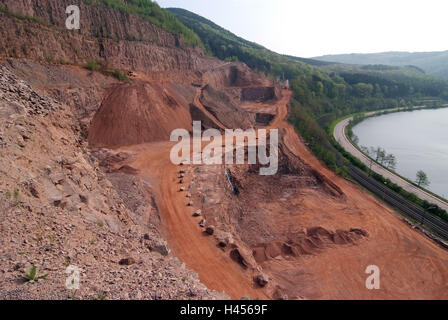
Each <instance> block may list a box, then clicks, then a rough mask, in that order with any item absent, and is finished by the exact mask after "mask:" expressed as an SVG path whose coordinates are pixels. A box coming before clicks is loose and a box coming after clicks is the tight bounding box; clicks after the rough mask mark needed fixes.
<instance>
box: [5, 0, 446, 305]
mask: <svg viewBox="0 0 448 320" xmlns="http://www.w3.org/2000/svg"><path fill="white" fill-rule="evenodd" d="M0 2H2V3H4V4H7V5H8V6H9V8H10V9H11V10H15V11H19V12H27V13H29V14H33V15H36V16H39V17H40V18H41V19H42V20H43V21H51V23H52V25H51V26H47V25H42V24H39V23H37V22H30V21H27V20H26V19H17V18H16V17H14V16H9V15H7V14H6V13H3V12H0V17H1V21H2V24H1V25H0V35H1V37H0V52H1V55H0V64H1V65H0V77H1V79H2V82H1V83H0V89H1V90H0V115H1V118H0V120H1V124H2V126H1V131H0V146H1V148H0V151H1V155H2V156H1V157H0V197H1V201H0V208H1V210H2V212H3V215H2V217H1V219H0V223H1V229H0V230H1V235H2V236H1V237H0V250H1V252H0V273H1V280H0V297H1V298H4V299H42V298H43V299H66V298H67V295H68V294H69V293H68V291H67V289H66V288H65V286H64V283H65V279H66V273H65V270H66V267H67V266H68V265H69V264H70V265H75V266H78V267H79V268H81V269H82V270H83V271H82V281H81V287H80V289H79V290H78V291H77V292H76V294H77V297H79V298H83V299H92V298H96V297H98V296H101V297H104V296H106V297H107V298H108V299H223V298H227V297H230V298H232V299H241V298H242V297H248V298H253V299H255V298H259V299H446V298H448V252H447V251H446V249H443V248H442V247H440V246H439V245H437V244H436V243H435V242H433V241H432V240H430V239H429V238H427V237H426V236H425V235H424V234H422V233H420V232H418V231H417V230H414V229H413V228H412V227H411V226H410V225H408V224H407V223H405V222H404V221H403V219H402V218H401V217H400V215H398V214H397V213H396V212H395V211H394V210H392V209H391V208H389V207H387V206H386V205H384V204H383V203H381V202H380V201H378V200H377V199H376V198H374V197H373V196H372V195H370V194H369V193H368V192H366V191H364V190H363V189H361V188H360V187H359V186H357V185H355V184H353V183H352V182H349V181H347V180H344V179H343V178H341V177H340V176H338V175H336V174H335V173H334V172H332V171H330V170H329V169H328V168H326V167H325V166H324V165H323V164H322V163H321V162H320V161H319V160H318V159H317V158H316V157H315V156H314V155H313V154H312V153H311V152H310V150H309V149H308V148H307V146H306V144H305V143H304V141H303V140H302V139H301V137H300V136H299V135H298V133H297V131H296V129H295V128H294V127H293V126H292V125H291V124H290V123H289V122H288V114H289V103H290V101H291V99H292V92H291V91H289V90H288V89H287V88H286V87H281V86H280V85H278V84H276V83H274V82H272V81H271V80H268V79H266V78H264V77H263V76H261V75H259V74H258V73H256V72H254V71H252V70H251V69H250V68H248V67H247V66H246V65H244V64H242V63H237V62H236V63H229V62H223V61H220V60H218V59H215V58H212V57H209V56H207V55H205V54H204V52H203V51H202V50H201V49H199V48H191V47H188V46H185V45H184V44H183V43H182V39H181V38H180V37H179V36H176V35H173V34H171V33H169V32H166V31H164V30H162V29H160V28H158V27H156V26H154V25H152V24H150V23H149V22H148V21H146V20H142V19H140V18H138V17H135V16H132V15H129V14H127V13H124V12H118V11H116V10H113V9H111V8H102V7H94V6H87V5H85V4H82V5H81V10H82V12H83V18H82V19H83V21H82V24H83V26H85V27H84V28H83V29H82V30H81V31H80V32H79V33H71V32H67V31H66V30H65V29H64V23H65V18H66V16H65V12H64V11H61V12H60V10H59V11H58V10H55V9H54V8H58V6H60V5H61V4H62V5H64V6H65V5H69V4H70V1H68V0H67V1H66V0H62V1H59V0H57V1H56V0H49V1H38V0H33V1H31V0H21V1H9V0H4V1H3V0H2V1H0ZM99 23H102V24H104V26H103V27H104V28H106V27H107V28H108V32H109V33H110V37H103V38H101V37H96V36H94V33H95V31H96V30H97V28H98V26H97V24H99ZM30 24H31V25H32V27H33V29H32V32H28V31H27V26H28V25H30ZM129 32H133V33H134V34H135V35H137V36H140V37H142V36H143V35H144V36H145V38H144V39H143V40H141V41H130V40H127V39H126V34H127V33H129ZM11 34H15V35H20V37H8V35H11ZM154 39H157V41H156V40H154ZM12 47H16V48H19V49H18V50H17V54H16V56H14V57H12V56H10V55H8V50H9V48H12ZM20 48H22V49H23V50H22V49H20ZM45 57H51V58H52V59H45ZM88 59H99V60H101V61H103V62H104V65H106V67H104V68H106V69H105V70H106V71H105V72H97V71H94V70H93V71H92V70H87V69H86V68H85V67H83V66H84V63H85V61H87V60H88ZM57 61H69V62H70V63H62V62H57ZM106 62H107V63H106ZM114 68H119V69H120V70H123V72H124V73H126V74H127V73H128V72H130V73H129V74H132V77H130V80H129V81H127V82H122V81H119V80H117V79H116V78H113V77H111V76H110V73H108V72H107V71H109V70H114ZM193 121H201V123H202V129H204V130H206V129H217V130H218V131H220V132H224V131H225V129H242V130H248V129H255V130H260V129H268V130H270V129H278V133H279V150H278V156H279V158H278V160H279V163H278V171H277V173H276V174H275V175H271V176H263V175H260V174H259V171H260V166H259V165H254V164H243V165H238V164H232V165H230V164H217V165H206V164H188V163H187V162H186V163H183V165H176V164H174V163H173V162H172V161H171V160H170V151H171V148H172V147H173V146H174V145H175V143H176V142H172V141H170V134H171V132H172V131H173V130H175V129H186V130H187V131H189V132H190V131H192V124H193ZM211 143H216V141H213V142H211ZM31 265H37V266H39V267H40V268H41V271H42V272H43V273H46V274H47V275H48V276H47V277H46V279H44V280H42V281H39V282H38V283H35V284H34V285H32V286H24V285H23V284H22V283H18V281H17V279H18V278H19V277H20V275H22V274H23V269H24V268H26V267H30V266H31ZM371 265H375V266H378V267H379V270H380V272H381V275H380V279H381V286H380V289H379V290H369V289H367V288H366V279H367V277H368V276H369V274H366V272H365V271H366V268H367V267H368V266H371Z"/></svg>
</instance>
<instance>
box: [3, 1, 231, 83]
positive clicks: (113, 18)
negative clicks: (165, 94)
mask: <svg viewBox="0 0 448 320" xmlns="http://www.w3.org/2000/svg"><path fill="white" fill-rule="evenodd" d="M0 4H1V5H6V6H7V7H8V9H10V10H11V11H13V12H18V13H22V14H27V15H30V16H35V17H38V18H39V19H41V20H42V21H43V22H45V23H46V24H48V26H47V25H42V24H40V23H37V22H30V21H28V20H19V19H16V18H13V17H10V16H8V15H7V14H5V13H0V18H1V21H2V24H1V25H0V57H2V56H3V57H7V56H10V57H26V58H31V59H34V60H38V59H41V60H43V61H45V60H49V59H51V60H52V61H64V62H68V63H84V62H86V61H87V60H88V59H93V60H103V61H105V62H107V63H108V64H109V65H110V66H111V67H115V68H121V69H126V70H137V71H139V70H140V71H145V72H147V74H148V75H150V73H149V71H151V72H167V71H169V72H170V74H166V73H165V76H166V77H171V78H185V77H186V74H185V72H182V71H181V70H206V69H208V68H210V67H213V66H216V65H219V64H222V63H221V62H219V61H218V60H216V59H213V58H209V57H207V56H205V55H204V53H203V52H202V50H200V49H194V48H189V47H185V46H184V45H183V44H182V39H181V38H180V37H179V36H176V35H173V34H171V33H169V32H167V31H165V30H163V29H161V28H159V27H157V26H155V25H153V24H151V23H149V22H147V21H146V20H143V19H141V18H139V17H137V16H133V15H129V14H127V13H123V12H119V11H117V10H113V9H110V8H103V7H96V6H87V5H84V4H83V3H82V2H81V3H80V5H79V6H80V10H81V29H80V30H79V31H69V30H66V29H65V20H66V18H67V17H68V15H67V14H66V13H65V9H66V7H67V6H69V5H72V4H73V1H70V0H19V1H16V0H0ZM12 34H14V35H15V36H14V37H11V36H10V35H12ZM130 38H132V39H137V40H139V41H129V40H126V39H130ZM157 76H160V75H157ZM193 79H194V77H192V80H193Z"/></svg>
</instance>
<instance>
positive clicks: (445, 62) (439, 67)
mask: <svg viewBox="0 0 448 320" xmlns="http://www.w3.org/2000/svg"><path fill="white" fill-rule="evenodd" d="M313 59H315V60H320V61H325V62H337V63H345V64H363V65H366V64H373V65H392V66H415V67H418V68H420V69H422V70H424V71H425V73H427V74H429V75H433V76H438V77H441V78H445V79H448V51H439V52H414V53H411V52H383V53H369V54H359V53H354V54H339V55H326V56H321V57H315V58H313Z"/></svg>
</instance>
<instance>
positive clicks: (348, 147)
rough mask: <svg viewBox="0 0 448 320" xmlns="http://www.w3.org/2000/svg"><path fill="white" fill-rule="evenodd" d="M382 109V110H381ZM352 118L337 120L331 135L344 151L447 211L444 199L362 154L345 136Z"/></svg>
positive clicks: (372, 113) (447, 205)
mask: <svg viewBox="0 0 448 320" xmlns="http://www.w3.org/2000/svg"><path fill="white" fill-rule="evenodd" d="M383 111H384V110H383ZM383 111H378V112H370V113H368V114H366V115H367V116H370V115H374V114H375V113H380V112H383ZM352 119H353V117H350V118H347V119H344V120H342V121H341V122H339V123H338V124H337V125H336V126H335V128H334V132H333V136H334V138H335V139H336V141H337V142H338V143H339V144H340V145H341V146H342V147H343V148H344V149H345V151H347V152H349V153H351V154H352V155H353V156H355V157H356V158H358V159H359V160H361V162H362V163H364V164H365V165H366V166H368V167H370V166H371V168H372V171H374V172H376V173H378V174H380V175H382V176H383V177H385V178H388V179H390V180H391V181H392V182H394V183H396V184H397V185H399V186H400V187H402V188H403V189H405V190H406V191H408V192H412V193H414V194H415V195H417V196H418V197H419V198H421V199H423V200H427V201H429V202H430V203H433V204H436V205H438V206H439V207H440V208H442V209H444V210H446V211H448V203H446V202H445V201H443V200H441V199H439V198H437V197H435V196H433V195H431V194H430V193H428V192H426V191H424V190H422V189H420V188H417V187H416V186H414V185H413V184H411V183H409V182H408V181H406V180H404V179H403V178H401V177H399V176H398V175H396V174H394V173H392V172H391V171H389V170H387V169H385V168H384V167H382V166H380V165H379V164H377V163H375V162H374V161H372V160H371V159H370V158H369V157H367V156H366V155H364V154H363V153H362V152H361V151H359V150H358V149H357V148H356V147H355V146H354V145H353V144H352V143H351V142H350V140H349V139H348V138H347V136H346V135H345V128H346V127H347V126H348V125H349V123H350V121H351V120H352Z"/></svg>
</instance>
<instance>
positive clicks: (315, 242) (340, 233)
mask: <svg viewBox="0 0 448 320" xmlns="http://www.w3.org/2000/svg"><path fill="white" fill-rule="evenodd" d="M367 237H368V234H367V232H365V231H364V230H361V229H351V230H350V231H346V230H336V231H329V230H326V229H325V228H322V227H313V228H309V229H308V230H307V231H306V233H305V232H299V233H297V234H294V235H290V236H289V240H288V241H287V242H282V241H273V242H268V243H263V244H260V245H257V246H255V247H254V248H253V256H254V258H255V260H256V261H257V263H263V262H265V261H268V260H270V259H275V258H277V257H279V256H282V257H300V256H303V255H313V254H318V253H319V252H320V251H321V250H323V249H325V248H329V247H331V246H333V245H348V244H352V245H353V244H356V243H357V242H359V241H360V240H361V239H362V238H367Z"/></svg>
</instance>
